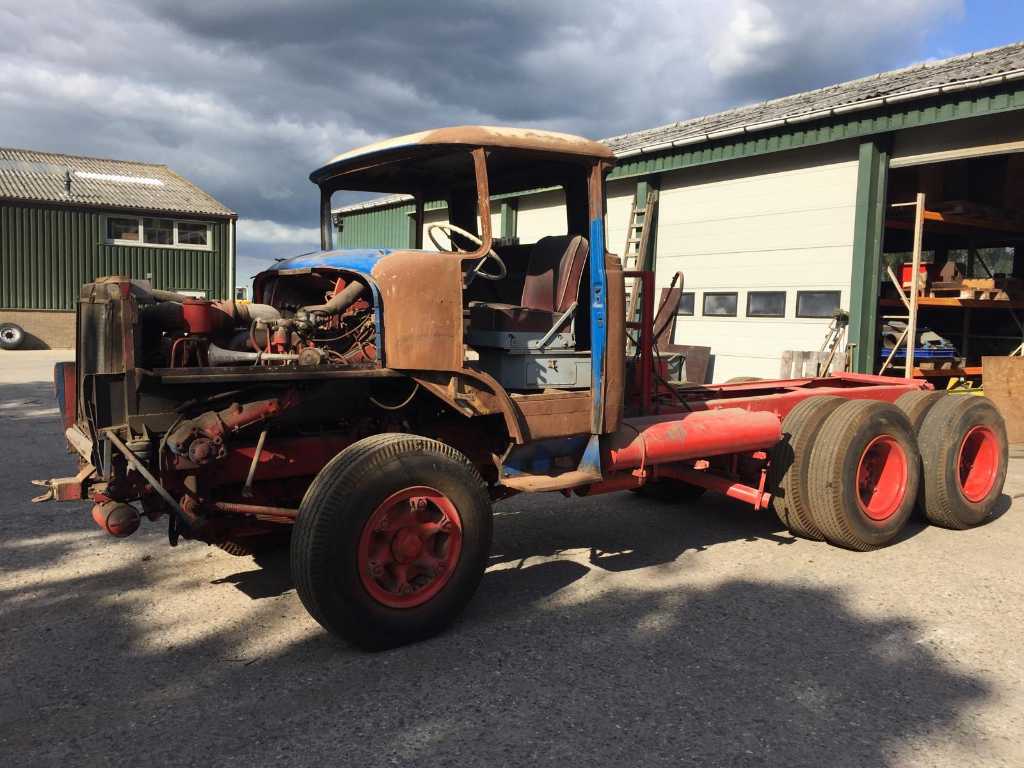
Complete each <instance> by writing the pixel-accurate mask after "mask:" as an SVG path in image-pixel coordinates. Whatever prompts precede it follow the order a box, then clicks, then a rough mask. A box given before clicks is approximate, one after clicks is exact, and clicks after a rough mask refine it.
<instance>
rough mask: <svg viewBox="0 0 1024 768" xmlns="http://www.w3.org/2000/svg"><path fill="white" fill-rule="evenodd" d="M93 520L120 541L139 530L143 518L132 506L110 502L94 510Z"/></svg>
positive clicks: (96, 506)
mask: <svg viewBox="0 0 1024 768" xmlns="http://www.w3.org/2000/svg"><path fill="white" fill-rule="evenodd" d="M92 519H93V520H94V521H96V525H98V526H99V527H100V528H102V529H103V530H104V531H106V532H107V533H109V534H110V535H111V536H114V537H116V538H118V539H123V538H125V537H126V536H131V535H132V534H133V533H135V532H136V531H137V530H139V522H140V521H141V519H142V518H141V517H140V516H139V513H138V511H137V510H136V509H135V507H133V506H132V505H131V504H125V503H123V502H120V501H108V502H105V503H103V504H96V505H95V506H93V508H92Z"/></svg>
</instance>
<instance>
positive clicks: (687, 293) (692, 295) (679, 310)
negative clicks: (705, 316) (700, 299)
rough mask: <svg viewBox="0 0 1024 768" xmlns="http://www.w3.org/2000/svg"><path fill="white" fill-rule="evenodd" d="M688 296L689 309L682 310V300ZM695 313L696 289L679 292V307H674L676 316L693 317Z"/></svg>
mask: <svg viewBox="0 0 1024 768" xmlns="http://www.w3.org/2000/svg"><path fill="white" fill-rule="evenodd" d="M687 296H689V297H690V301H691V303H690V311H689V312H684V311H683V310H682V306H683V300H684V299H685V298H686V297H687ZM696 315H697V292H696V291H683V292H682V293H681V294H679V308H677V309H676V317H695V316H696Z"/></svg>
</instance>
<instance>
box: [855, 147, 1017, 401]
mask: <svg viewBox="0 0 1024 768" xmlns="http://www.w3.org/2000/svg"><path fill="white" fill-rule="evenodd" d="M919 201H920V202H919ZM918 206H920V208H921V213H920V220H921V232H920V266H919V269H918V276H917V279H916V280H915V279H914V270H913V257H914V241H915V232H916V229H917V221H916V219H917V217H918ZM886 210H887V214H886V221H885V236H884V241H883V262H882V275H881V280H882V289H881V293H880V296H881V298H880V300H879V308H878V317H879V319H880V321H881V322H880V324H881V328H880V334H881V343H880V344H879V348H878V358H877V359H876V360H874V361H873V367H874V368H875V370H881V371H882V372H884V373H891V374H895V375H907V374H908V373H909V374H912V375H913V376H923V377H927V378H930V379H934V380H935V383H936V386H945V384H946V383H947V382H948V381H949V380H951V379H955V380H958V381H961V380H962V381H967V382H971V383H979V382H980V379H981V375H982V358H983V357H985V356H1010V355H1020V354H1021V351H1022V348H1021V344H1022V342H1024V324H1022V318H1024V257H1022V253H1024V153H1020V152H1017V153H1010V154H998V155H989V156H983V157H964V158H960V159H951V160H946V161H944V162H933V163H927V164H921V165H913V166H909V167H902V168H892V169H890V171H889V183H888V192H887V207H886ZM915 290H916V293H917V302H916V307H915V308H914V309H915V310H916V312H915V314H916V317H915V318H914V320H915V321H916V322H912V321H911V312H910V307H908V306H907V305H908V301H907V299H909V297H910V296H911V294H912V293H913V292H914V291H915ZM912 325H916V328H913V329H912V330H911V328H910V326H912ZM901 337H902V338H901ZM911 344H912V346H913V349H912V350H910V349H909V346H910V345H911ZM908 352H910V353H911V354H910V355H909V356H908ZM908 357H909V358H910V359H911V363H910V366H911V367H912V370H911V371H908V370H907V368H908Z"/></svg>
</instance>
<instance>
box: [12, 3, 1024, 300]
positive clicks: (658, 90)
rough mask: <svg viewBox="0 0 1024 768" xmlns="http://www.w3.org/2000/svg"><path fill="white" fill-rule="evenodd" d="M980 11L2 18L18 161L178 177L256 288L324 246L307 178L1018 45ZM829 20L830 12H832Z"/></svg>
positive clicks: (646, 8)
mask: <svg viewBox="0 0 1024 768" xmlns="http://www.w3.org/2000/svg"><path fill="white" fill-rule="evenodd" d="M1022 5H1024V4H1021V3H1019V2H998V1H992V2H974V1H973V0H845V1H844V2H841V3H827V4H825V3H822V4H821V5H820V8H819V9H817V10H812V9H814V8H815V7H816V6H818V4H817V3H813V2H808V0H674V1H673V0H643V2H639V1H635V0H617V2H611V1H607V2H606V1H605V0H576V1H575V2H574V1H572V0H516V1H515V2H502V1H501V0H475V1H474V0H463V1H461V2H459V1H456V2H445V0H433V2H408V1H403V0H366V1H365V2H359V1H358V0H334V1H333V2H328V0H306V1H301V0H292V2H274V1H272V0H204V1H203V2H181V0H174V1H172V0H134V1H132V2H121V1H120V0H104V1H103V2H99V1H98V0H84V1H83V2H63V3H59V2H49V0H34V1H33V2H26V1H25V0H21V1H20V2H13V1H12V0H0V40H2V41H3V42H2V43H0V109H2V114H3V120H2V121H0V146H13V147H25V148H32V149H40V150H47V151H57V152H68V153H79V154H90V155H99V156H103V157H114V158H121V159H128V160H145V161H150V162H161V163H167V164H168V165H170V166H171V167H172V168H173V169H175V170H176V171H178V172H179V173H182V174H183V175H185V176H187V177H188V178H190V179H191V180H192V181H194V182H196V183H197V184H199V185H200V186H201V187H203V188H204V189H206V190H207V191H208V192H210V193H211V194H213V195H214V196H215V197H216V198H217V199H219V200H220V201H221V202H223V203H224V204H226V205H228V206H229V207H231V208H233V209H234V210H236V211H238V213H239V215H240V217H241V219H240V221H239V227H238V233H239V235H238V253H239V278H240V282H247V281H248V278H249V276H250V275H251V274H253V273H254V272H255V271H257V270H258V269H259V266H260V265H261V264H264V263H266V262H268V261H269V259H270V258H272V257H274V256H283V255H289V254H294V253H300V252H303V251H307V250H310V249H311V248H313V247H315V246H316V243H317V241H318V236H317V233H316V219H317V196H316V194H315V188H314V187H313V186H312V184H310V183H309V181H308V175H309V172H310V171H311V170H312V169H313V168H315V167H317V166H319V165H321V164H322V163H323V162H324V161H326V160H327V159H329V158H330V157H331V156H332V155H334V154H336V153H337V152H340V151H342V150H345V149H349V148H352V147H354V146H358V145H361V144H364V143H367V142H370V141H374V140H376V139H380V138H384V137H387V136H391V135H396V134H401V133H407V132H410V131H414V130H421V129H423V128H427V127H436V126H440V125H455V124H461V123H488V124H511V125H531V126H536V127H543V128H552V129H557V130H566V131H570V132H574V133H581V134H584V135H587V136H591V137H595V138H601V137H605V136H611V135H614V134H617V133H622V132H625V131H629V130H636V129H641V128H647V127H651V126H654V125H659V124H662V123H667V122H671V121H673V120H678V119H683V118H687V117H693V116H698V115H702V114H707V113H709V112H714V111H718V110H721V109H725V108H728V107H732V106H738V105H741V104H746V103H750V102H752V101H757V100H762V99H766V98H772V97H775V96H782V95H786V94H789V93H794V92H797V91H801V90H806V89H809V88H815V87H818V86H822V85H828V84H831V83H835V82H841V81H843V80H848V79H851V78H854V77H859V76H861V75H866V74H871V73H874V72H878V71H882V70H885V69H891V68H894V67H899V66H904V65H907V64H910V63H913V62H917V61H923V60H926V59H929V58H942V57H945V56H950V55H954V54H957V53H962V52H966V51H970V50H977V49H981V48H988V47H992V46H996V45H1001V44H1004V43H1009V42H1014V40H1015V37H1016V36H1019V35H1020V34H1021V32H1020V30H1021V29H1024V26H1022V22H1024V10H1022V9H1021V6H1022ZM826 9H827V10H826Z"/></svg>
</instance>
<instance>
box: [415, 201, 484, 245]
mask: <svg viewBox="0 0 1024 768" xmlns="http://www.w3.org/2000/svg"><path fill="white" fill-rule="evenodd" d="M491 205H492V206H493V208H494V210H492V211H491V236H492V237H498V236H499V235H500V234H501V205H500V204H496V203H493V202H492V203H491ZM447 223H448V209H447V208H437V209H435V210H432V211H424V212H423V248H424V249H425V250H428V251H436V250H437V248H435V247H434V244H433V243H432V242H430V236H429V235H428V234H427V229H429V227H430V225H431V224H447ZM476 226H477V231H478V232H479V231H480V217H479V216H477V217H476ZM436 237H437V242H439V243H440V244H441V245H442V246H444V247H445V248H447V247H449V243H448V236H447V235H445V234H444V233H443V232H438V233H437V234H436Z"/></svg>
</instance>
